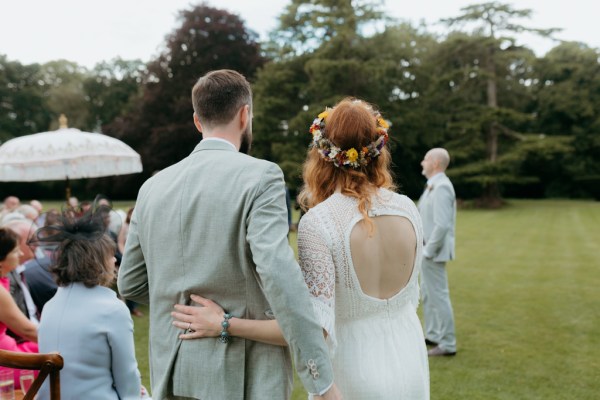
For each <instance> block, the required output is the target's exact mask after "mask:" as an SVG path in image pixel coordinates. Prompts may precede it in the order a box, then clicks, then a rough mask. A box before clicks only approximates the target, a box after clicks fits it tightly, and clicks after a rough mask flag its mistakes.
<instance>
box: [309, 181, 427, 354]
mask: <svg viewBox="0 0 600 400" xmlns="http://www.w3.org/2000/svg"><path fill="white" fill-rule="evenodd" d="M369 215H370V216H372V217H375V216H378V215H398V216H403V217H405V218H407V219H408V220H409V221H410V222H411V223H412V224H413V227H414V228H415V233H416V237H417V253H416V257H415V265H414V267H413V272H412V275H411V277H410V279H409V282H408V284H407V285H406V287H404V288H403V289H402V290H401V291H400V292H399V293H397V294H396V295H394V296H393V297H391V298H390V299H387V300H382V299H377V298H374V297H370V296H368V295H366V294H364V293H363V292H362V290H361V288H360V283H359V282H358V279H357V277H356V274H355V272H354V269H353V266H352V259H351V253H350V234H351V232H352V228H353V227H354V225H355V224H356V223H357V222H358V221H360V220H361V219H362V218H363V217H362V214H361V213H360V211H359V210H358V202H357V200H356V199H354V198H351V197H347V196H344V195H342V194H339V193H337V194H334V195H332V196H331V197H330V198H329V199H327V200H326V201H324V202H323V203H321V204H319V205H317V206H316V207H314V208H312V209H311V210H310V211H309V212H308V213H307V214H306V215H304V217H303V218H302V220H301V221H300V226H299V229H298V254H299V258H300V265H301V267H302V272H303V274H304V279H305V281H306V284H307V285H308V288H309V291H310V293H311V295H312V296H313V305H314V307H315V312H316V313H317V316H318V318H320V319H321V321H320V322H321V324H322V326H323V327H324V329H325V330H326V331H327V332H328V334H329V335H330V336H332V338H331V340H332V341H333V342H334V343H335V332H334V326H335V319H337V320H341V321H343V320H351V319H356V318H362V317H369V316H372V315H374V314H377V313H388V312H392V311H394V310H399V309H401V308H403V307H404V306H406V305H407V304H412V306H413V307H415V308H416V307H417V305H418V302H419V286H418V280H417V276H418V272H419V268H420V260H421V254H422V243H423V232H422V228H421V223H420V216H419V213H418V210H417V208H416V206H415V204H414V203H413V202H412V200H410V199H409V198H408V197H406V196H402V195H398V194H396V193H393V192H390V191H388V190H384V189H380V190H379V191H378V193H377V196H375V197H374V198H373V199H372V204H371V209H370V210H369ZM336 303H337V307H336Z"/></svg>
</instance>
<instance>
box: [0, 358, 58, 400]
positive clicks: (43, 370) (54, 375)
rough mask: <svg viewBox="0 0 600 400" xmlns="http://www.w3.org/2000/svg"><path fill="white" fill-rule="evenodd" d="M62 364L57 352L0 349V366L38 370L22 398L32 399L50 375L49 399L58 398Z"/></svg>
mask: <svg viewBox="0 0 600 400" xmlns="http://www.w3.org/2000/svg"><path fill="white" fill-rule="evenodd" d="M63 365H64V361H63V358H62V356H61V355H60V354H58V353H47V354H35V353H18V352H14V351H7V350H0V366H3V367H7V368H14V369H29V370H38V371H40V372H39V374H38V376H37V377H36V378H35V380H34V381H33V383H32V385H31V388H29V390H28V391H27V393H25V396H24V397H23V400H33V398H34V397H35V395H36V394H37V392H38V390H40V387H41V386H42V383H43V382H44V380H45V379H46V377H48V376H50V400H60V370H61V369H62V367H63Z"/></svg>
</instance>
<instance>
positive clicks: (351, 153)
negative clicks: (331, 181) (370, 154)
mask: <svg viewBox="0 0 600 400" xmlns="http://www.w3.org/2000/svg"><path fill="white" fill-rule="evenodd" d="M346 157H348V161H350V162H351V163H354V162H356V160H358V151H356V149H355V148H354V147H353V148H351V149H350V150H348V151H346Z"/></svg>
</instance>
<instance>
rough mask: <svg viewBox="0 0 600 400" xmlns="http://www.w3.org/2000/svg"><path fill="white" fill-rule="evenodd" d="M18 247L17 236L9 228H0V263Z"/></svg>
mask: <svg viewBox="0 0 600 400" xmlns="http://www.w3.org/2000/svg"><path fill="white" fill-rule="evenodd" d="M18 245H19V235H17V234H16V232H15V231H13V230H12V229H9V228H0V261H4V259H5V258H6V256H8V254H9V253H10V252H11V251H13V250H14V249H15V247H17V246H18Z"/></svg>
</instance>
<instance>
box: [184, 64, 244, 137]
mask: <svg viewBox="0 0 600 400" xmlns="http://www.w3.org/2000/svg"><path fill="white" fill-rule="evenodd" d="M192 104H193V106H194V112H195V113H196V115H197V116H198V119H199V120H200V123H202V124H203V125H206V126H208V127H214V126H219V125H225V124H228V123H229V122H230V121H231V120H232V119H233V118H234V117H235V114H236V113H237V112H238V111H239V109H240V108H241V107H243V106H244V105H248V106H250V109H252V89H251V88H250V83H248V81H247V80H246V78H245V77H244V76H243V75H242V74H240V73H239V72H236V71H233V70H230V69H221V70H217V71H211V72H209V73H207V74H206V75H204V76H203V77H201V78H200V79H198V82H196V84H195V85H194V88H193V89H192Z"/></svg>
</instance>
